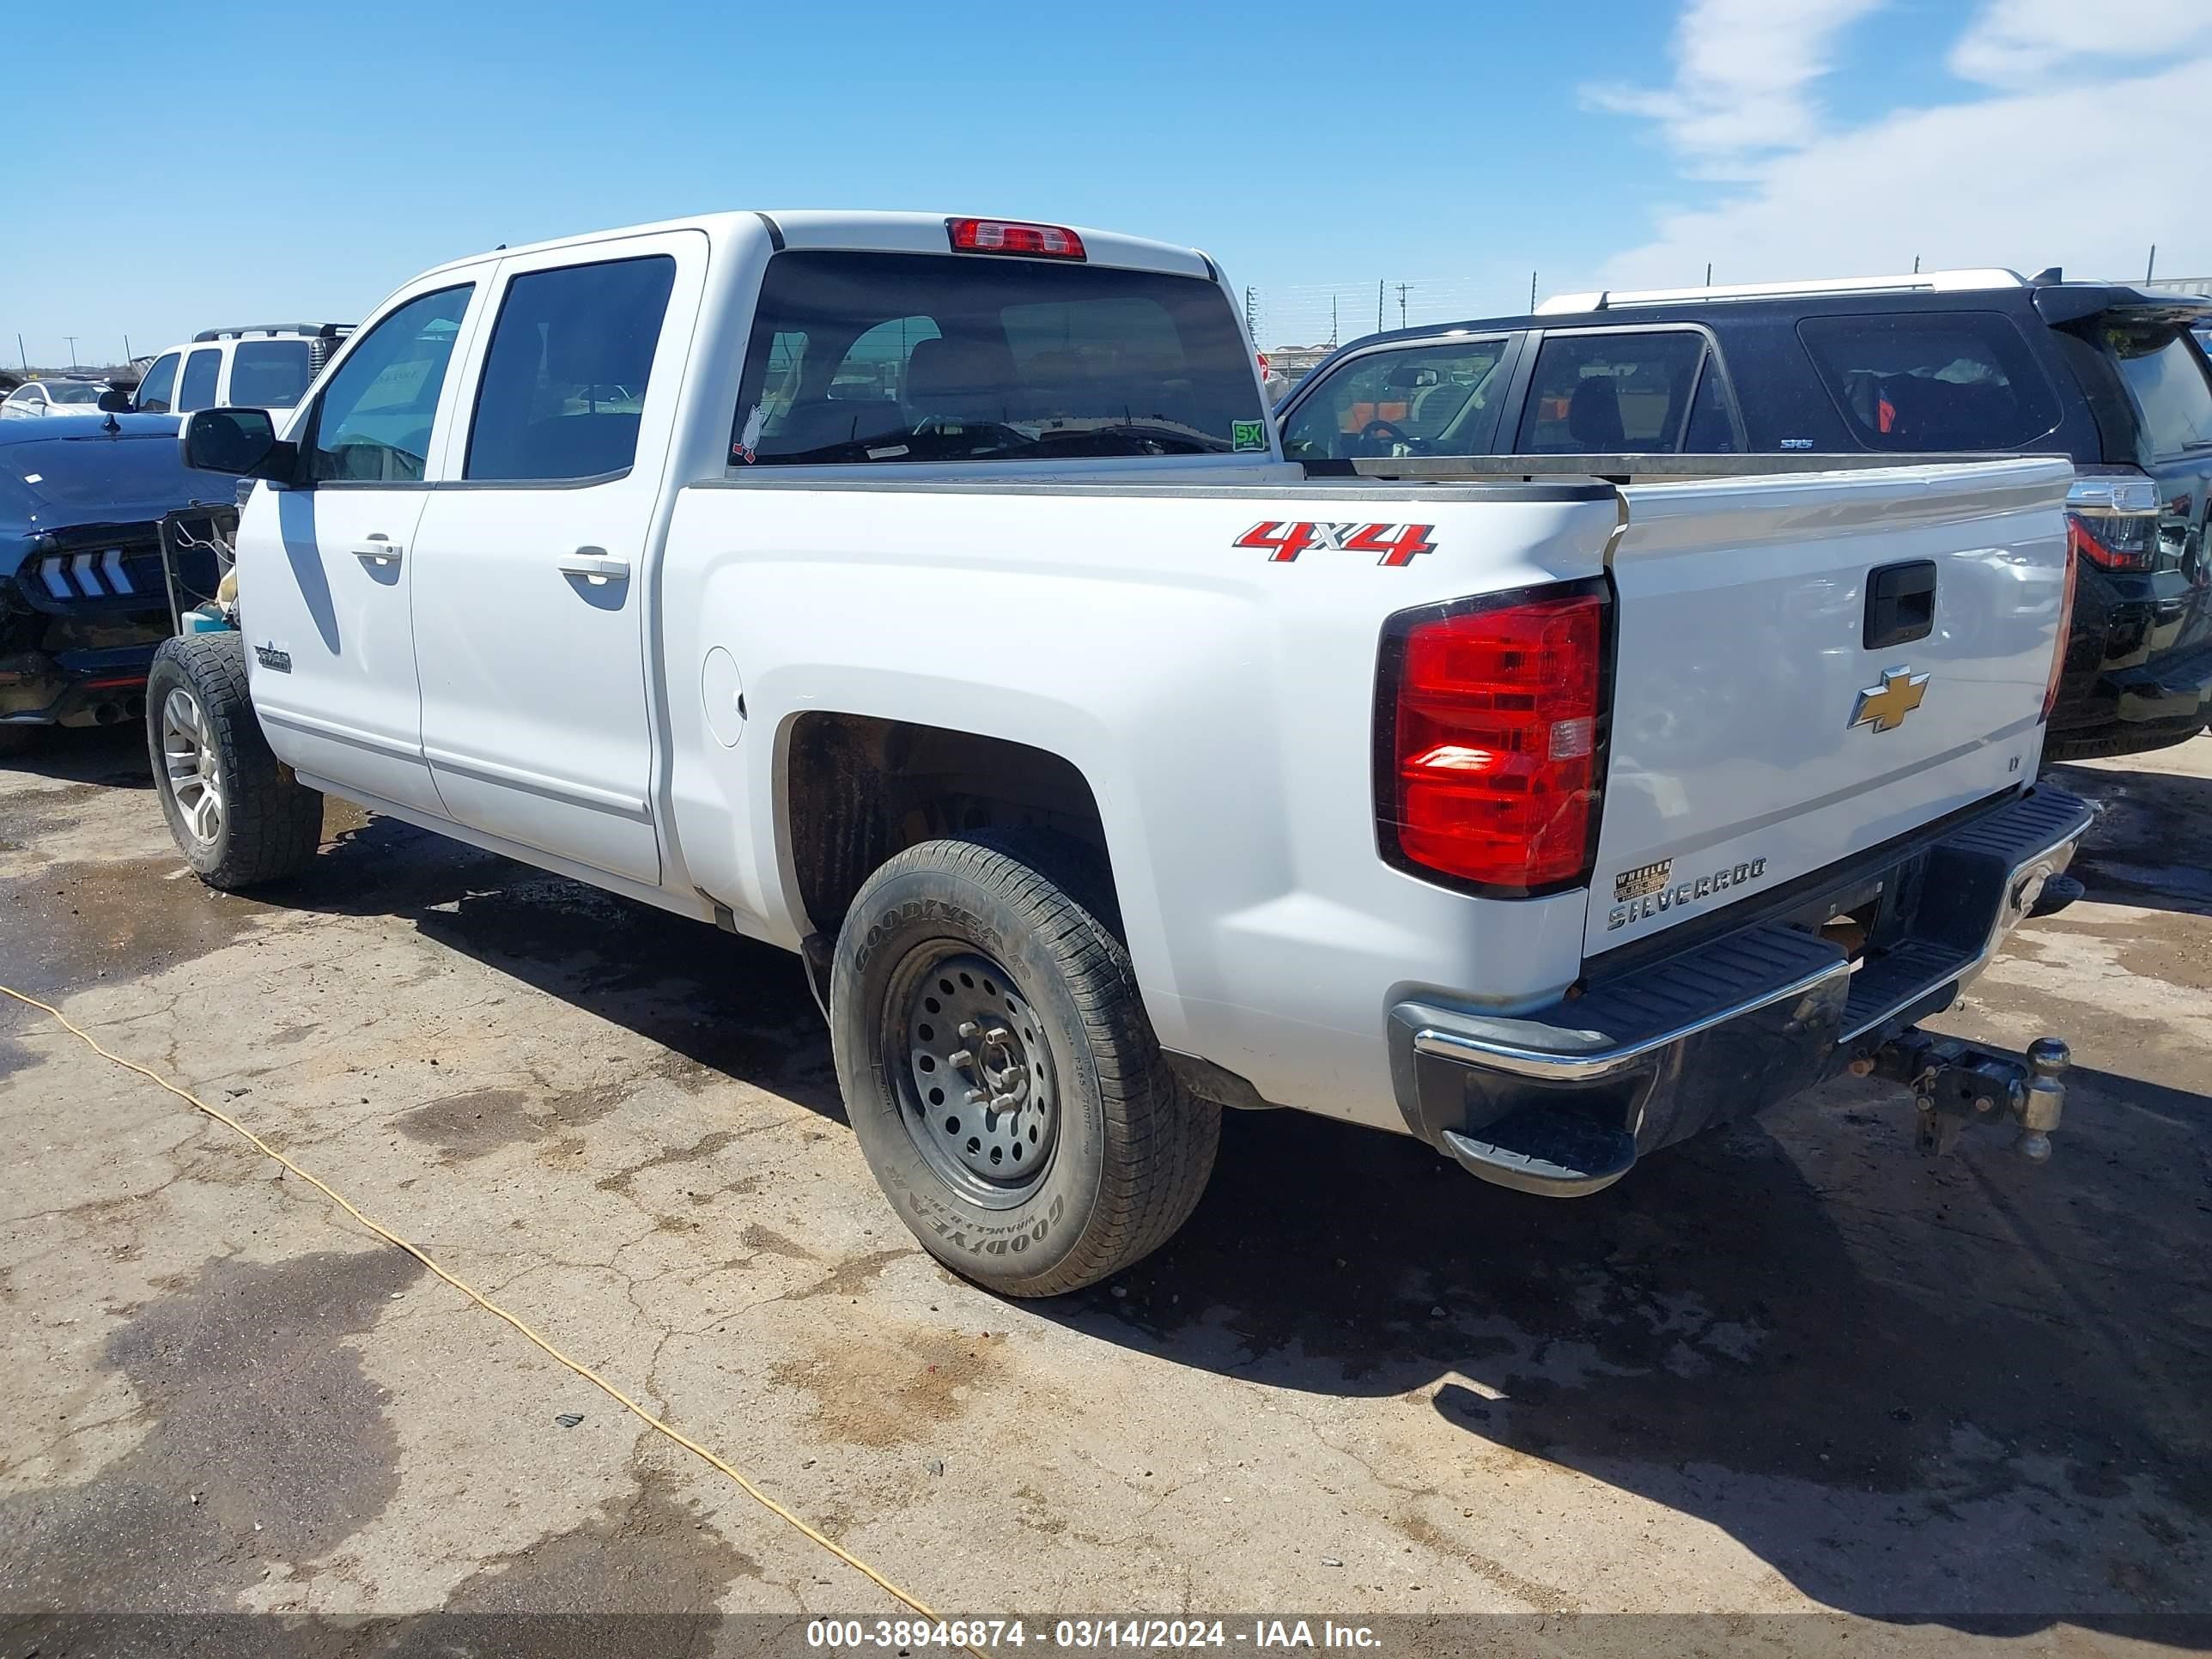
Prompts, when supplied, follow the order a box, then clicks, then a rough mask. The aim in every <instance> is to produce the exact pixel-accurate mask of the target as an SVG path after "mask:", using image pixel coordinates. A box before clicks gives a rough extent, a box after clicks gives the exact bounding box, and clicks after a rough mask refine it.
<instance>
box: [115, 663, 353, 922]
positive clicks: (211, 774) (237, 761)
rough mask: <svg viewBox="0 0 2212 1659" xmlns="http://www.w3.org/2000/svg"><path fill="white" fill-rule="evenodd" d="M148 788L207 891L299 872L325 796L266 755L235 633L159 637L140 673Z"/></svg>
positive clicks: (314, 840) (318, 835)
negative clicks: (150, 773)
mask: <svg viewBox="0 0 2212 1659" xmlns="http://www.w3.org/2000/svg"><path fill="white" fill-rule="evenodd" d="M146 726H147V741H148V745H149V748H150V749H151V750H152V757H153V763H154V787H155V792H156V793H158V794H159V795H160V796H161V811H162V814H163V815H164V816H165V817H167V819H168V821H169V833H170V834H171V835H172V836H174V837H175V838H176V842H177V850H178V851H179V852H180V853H182V854H184V855H185V863H187V864H189V865H190V866H191V867H192V870H193V872H194V873H195V874H197V876H198V877H199V878H200V879H201V880H202V881H204V882H205V883H206V884H208V885H209V886H210V887H218V888H221V889H222V890H225V891H227V892H235V891H239V890H243V889H246V888H248V887H255V886H258V885H260V884H263V883H264V882H271V881H281V880H283V878H286V877H287V876H294V875H297V874H298V873H299V872H301V870H302V869H304V868H305V867H306V866H307V860H310V859H312V858H313V856H314V855H315V848H317V847H318V846H319V845H320V844H321V842H322V836H323V798H322V796H321V795H320V794H319V793H317V792H316V791H314V790H313V789H310V788H308V787H306V786H305V785H304V784H302V783H301V782H300V781H299V780H298V779H296V778H295V777H294V776H293V775H292V769H291V768H289V766H286V765H285V764H284V763H283V762H281V761H279V760H278V759H277V758H276V756H275V755H274V754H272V753H271V752H270V748H269V740H268V739H267V738H264V736H263V735H262V733H261V723H260V721H259V720H258V719H256V718H255V715H254V713H253V704H252V701H251V699H250V698H249V697H248V696H247V694H246V644H245V640H244V637H243V636H242V635H238V634H235V633H223V634H186V635H181V636H179V637H178V638H176V639H173V640H167V641H163V643H162V645H161V649H160V650H158V651H156V652H155V653H154V665H153V669H152V671H150V672H149V674H148V675H147V678H146Z"/></svg>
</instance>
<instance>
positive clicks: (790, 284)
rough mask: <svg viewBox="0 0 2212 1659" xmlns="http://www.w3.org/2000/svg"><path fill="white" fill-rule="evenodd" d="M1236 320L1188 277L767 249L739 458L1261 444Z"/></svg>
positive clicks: (1256, 403)
mask: <svg viewBox="0 0 2212 1659" xmlns="http://www.w3.org/2000/svg"><path fill="white" fill-rule="evenodd" d="M1267 432H1268V423H1267V411H1266V410H1265V409H1264V407H1263V406H1262V404H1261V399H1260V390H1259V384H1258V378H1257V376H1256V374H1255V367H1254V364H1253V362H1252V359H1251V357H1250V356H1249V352H1248V350H1247V349H1246V347H1245V344H1244V334H1243V327H1242V326H1241V325H1240V324H1239V322H1238V320H1237V315H1236V313H1235V312H1234V310H1233V309H1232V308H1231V306H1230V304H1229V301H1228V298H1227V296H1226V295H1225V294H1224V293H1223V292H1222V290H1221V289H1220V287H1219V286H1218V284H1216V283H1212V282H1209V281H1207V280H1206V279H1204V278H1201V277H1196V276H1176V275H1173V274H1170V273H1166V272H1158V271H1144V270H1119V269H1115V268H1114V267H1111V266H1104V265H1094V264H1073V263H1070V264H1057V263H1053V262H1050V261H1047V260H1042V259H1024V258H993V257H978V256H975V255H972V254H908V253H867V252H816V251H811V250H792V251H787V252H781V253H778V254H776V255H775V256H774V257H773V258H770V259H769V264H768V270H767V274H766V276H764V277H763V282H762V286H761V297H760V303H759V305H758V307H757V309H756V311H755V313H754V322H753V334H752V339H751V342H750V345H749V347H748V349H747V351H746V355H745V368H744V380H743V385H742V389H741V391H740V392H739V395H738V409H737V416H736V420H735V422H734V423H733V425H732V429H731V437H730V460H731V463H732V465H738V466H749V465H849V464H855V463H857V464H861V465H886V464H897V463H908V464H913V463H921V462H934V461H981V460H989V461H1001V460H1023V461H1035V460H1043V461H1058V460H1068V459H1085V458H1091V457H1109V456H1162V455H1210V454H1233V453H1238V452H1240V451H1243V452H1250V453H1255V455H1264V454H1266V453H1267V449H1268V439H1267Z"/></svg>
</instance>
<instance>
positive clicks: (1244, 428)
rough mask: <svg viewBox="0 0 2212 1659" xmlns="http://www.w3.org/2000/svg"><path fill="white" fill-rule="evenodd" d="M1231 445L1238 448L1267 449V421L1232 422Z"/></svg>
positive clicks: (1230, 428) (1230, 427)
mask: <svg viewBox="0 0 2212 1659" xmlns="http://www.w3.org/2000/svg"><path fill="white" fill-rule="evenodd" d="M1229 445H1230V447H1231V448H1232V449H1237V450H1245V449H1265V448H1266V447H1267V422H1265V421H1231V422H1230V423H1229Z"/></svg>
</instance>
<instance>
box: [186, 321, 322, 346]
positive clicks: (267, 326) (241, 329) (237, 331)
mask: <svg viewBox="0 0 2212 1659" xmlns="http://www.w3.org/2000/svg"><path fill="white" fill-rule="evenodd" d="M353 327H354V325H352V324H351V323H242V324H240V325H238V326H236V327H234V328H204V329H202V330H201V331H199V332H198V333H197V334H195V335H193V336H192V343H194V344H195V345H197V343H199V342H201V341H202V340H231V339H237V338H239V337H241V336H244V335H247V334H306V335H309V336H312V337H315V338H319V339H324V340H342V339H343V338H344V337H346V336H347V335H349V334H350V333H352V332H353Z"/></svg>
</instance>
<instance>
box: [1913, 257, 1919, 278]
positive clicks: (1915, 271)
mask: <svg viewBox="0 0 2212 1659" xmlns="http://www.w3.org/2000/svg"><path fill="white" fill-rule="evenodd" d="M1912 274H1913V275H1914V276H1918V275H1919V274H1920V256H1919V255H1918V254H1917V253H1916V254H1914V255H1913V256H1912Z"/></svg>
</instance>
